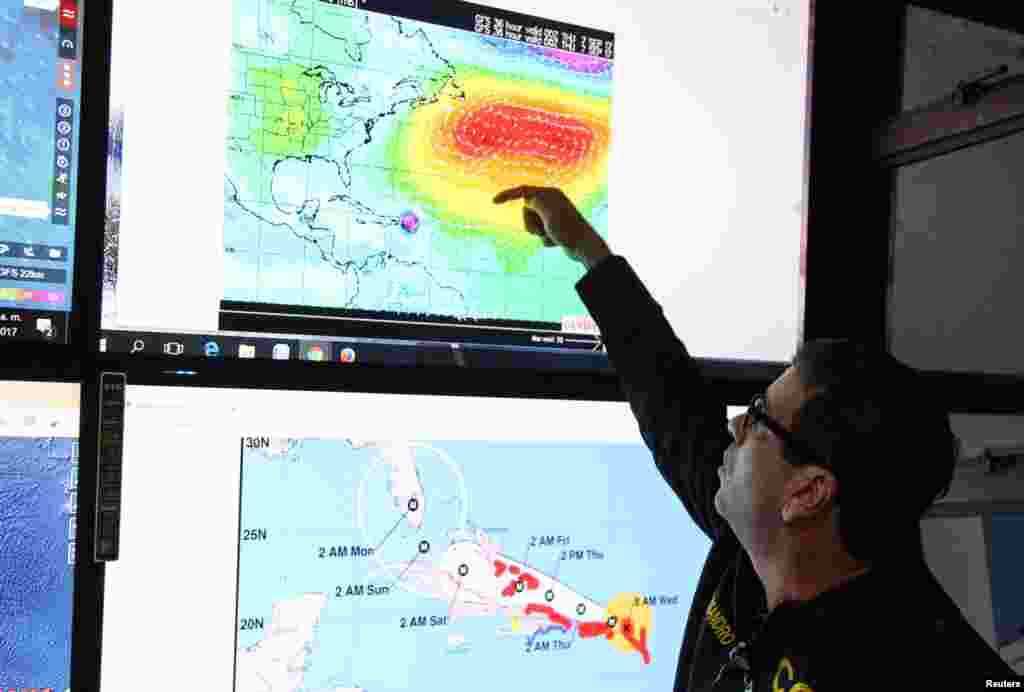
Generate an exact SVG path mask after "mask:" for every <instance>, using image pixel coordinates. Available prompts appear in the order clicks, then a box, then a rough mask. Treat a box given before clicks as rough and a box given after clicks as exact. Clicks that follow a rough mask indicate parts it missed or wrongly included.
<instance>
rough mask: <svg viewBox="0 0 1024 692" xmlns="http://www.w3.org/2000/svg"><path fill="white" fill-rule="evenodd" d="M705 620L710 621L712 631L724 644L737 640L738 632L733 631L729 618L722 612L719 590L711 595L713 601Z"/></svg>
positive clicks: (720, 642)
mask: <svg viewBox="0 0 1024 692" xmlns="http://www.w3.org/2000/svg"><path fill="white" fill-rule="evenodd" d="M704 620H705V622H707V623H708V626H709V627H710V628H711V631H712V632H714V634H715V637H716V638H717V639H718V643H719V644H721V645H722V646H729V645H730V644H732V643H733V642H735V641H736V632H735V631H733V628H732V625H730V624H729V621H728V619H726V617H725V615H723V614H722V610H721V609H720V608H719V607H718V592H717V591H716V592H715V595H714V596H712V597H711V602H710V603H708V609H707V612H706V613H705V614H704Z"/></svg>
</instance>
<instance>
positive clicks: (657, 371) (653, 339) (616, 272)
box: [576, 255, 732, 540]
mask: <svg viewBox="0 0 1024 692" xmlns="http://www.w3.org/2000/svg"><path fill="white" fill-rule="evenodd" d="M576 290H577V292H578V293H579V295H580V298H581V299H582V300H583V303H584V305H586V307H587V309H588V310H589V311H590V314H591V316H592V317H593V318H594V321H595V322H596V323H597V326H598V328H599V329H600V331H601V337H602V339H603V341H604V344H605V346H606V348H607V349H608V358H609V360H610V361H611V364H612V366H613V367H614V368H615V370H616V373H617V374H618V376H619V381H620V382H621V385H622V388H623V391H624V393H625V395H626V397H627V399H628V400H629V404H630V407H631V408H632V409H633V414H634V415H635V416H636V419H637V422H638V423H639V426H640V433H641V435H642V436H643V439H644V441H645V442H646V443H647V446H648V447H649V448H650V450H651V452H652V453H653V455H654V461H655V463H656V464H657V467H658V470H659V471H660V472H661V475H662V476H663V477H664V478H665V480H666V481H668V483H669V485H670V486H671V487H672V490H674V491H675V493H676V495H677V496H678V497H679V499H680V500H682V502H683V505H684V506H685V507H686V509H687V511H688V512H689V513H690V516H692V517H693V520H694V521H695V522H696V523H697V525H698V526H699V527H700V528H701V530H702V531H704V533H705V534H707V535H708V537H710V538H711V539H712V540H716V539H718V538H720V537H721V536H722V535H723V534H724V532H727V531H729V529H728V525H727V524H726V523H725V521H724V520H723V519H722V518H721V517H720V516H719V514H718V512H717V511H716V510H715V493H716V492H717V491H718V485H719V481H718V467H719V466H720V465H721V463H722V454H723V452H724V451H725V449H726V448H727V447H728V446H729V444H730V443H731V442H732V436H731V435H729V432H728V430H727V428H726V411H725V402H724V400H722V399H721V398H719V397H716V396H715V393H714V392H713V391H711V388H710V387H709V386H708V385H707V384H706V382H705V381H704V379H703V377H702V376H701V374H700V372H699V370H698V369H697V366H696V363H695V362H694V360H693V359H692V358H691V357H690V355H689V354H688V353H687V351H686V348H685V347H684V346H683V344H682V342H681V341H680V340H679V339H678V338H677V337H676V335H675V333H674V332H673V331H672V327H671V326H670V325H669V323H668V321H667V320H666V319H665V315H664V312H663V311H662V308H661V306H660V305H659V304H658V303H657V302H655V300H654V299H653V298H652V297H651V295H650V293H648V291H647V289H646V288H645V287H644V285H643V284H642V283H641V282H640V279H639V277H637V275H636V273H635V272H634V271H633V269H632V268H631V267H630V266H629V264H628V263H627V262H626V260H625V259H624V258H622V257H619V256H617V255H612V256H609V257H607V258H605V259H604V260H602V261H601V262H600V263H598V264H597V265H596V266H595V267H593V268H592V269H591V270H590V271H588V272H587V273H586V275H584V276H583V278H582V279H580V280H579V282H578V283H577V284H576Z"/></svg>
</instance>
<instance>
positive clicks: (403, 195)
mask: <svg viewBox="0 0 1024 692" xmlns="http://www.w3.org/2000/svg"><path fill="white" fill-rule="evenodd" d="M233 8H234V28H233V43H232V87H231V93H230V95H229V99H228V121H229V132H228V139H227V174H226V177H225V225H224V229H225V230H224V240H225V254H224V256H225V283H224V286H225V289H224V298H225V299H226V300H234V301H243V302H259V303H272V304H281V305H300V306H317V307H326V308H341V309H358V310H372V311H385V312H393V313H410V314H429V315H434V316H440V317H445V318H456V319H508V320H534V321H544V322H560V321H561V319H562V317H563V316H566V315H580V314H585V311H584V308H583V306H582V304H581V303H580V302H579V299H578V297H577V296H576V295H575V293H574V292H573V291H567V290H565V287H566V285H567V280H568V279H573V278H578V275H579V273H580V270H579V268H578V267H577V266H576V265H575V264H574V263H573V262H571V261H570V260H569V259H568V258H567V257H565V255H564V253H562V252H561V251H560V250H558V249H557V248H556V249H545V248H544V247H543V246H542V244H541V243H540V241H539V240H538V239H537V238H535V237H533V236H531V235H529V234H527V233H525V232H524V231H523V220H522V215H521V214H522V213H521V210H520V208H519V206H520V205H514V204H508V205H500V206H499V205H494V204H493V203H492V202H491V200H492V198H493V196H494V194H495V193H497V192H498V191H499V190H502V189H505V188H508V187H513V186H516V185H523V184H531V185H550V186H557V187H561V188H562V189H564V190H565V191H566V192H567V194H569V196H570V197H571V198H572V199H573V200H574V201H575V202H576V203H577V206H578V207H579V208H580V210H581V212H582V213H583V214H584V215H585V216H586V217H587V218H588V220H590V222H591V223H592V225H594V227H595V228H596V229H597V230H598V232H599V233H601V234H602V235H604V236H607V212H608V186H607V157H608V143H609V121H610V109H611V75H612V67H611V66H612V63H611V61H609V60H606V59H603V58H597V57H590V56H587V55H581V54H577V53H569V52H564V51H561V50H558V49H555V48H550V47H543V46H539V45H533V44H525V43H517V42H513V41H506V40H503V39H498V38H494V37H491V36H484V35H478V34H474V33H471V32H467V31H459V30H455V29H450V28H445V27H440V26H435V25H431V24H425V23H421V22H416V21H410V20H405V19H400V18H396V17H392V16H389V15H384V14H378V13H373V12H368V11H363V10H357V9H350V8H346V7H341V6H337V5H331V4H326V3H323V2H320V1H319V0H235V2H234V5H233Z"/></svg>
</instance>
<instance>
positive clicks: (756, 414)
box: [736, 394, 832, 469]
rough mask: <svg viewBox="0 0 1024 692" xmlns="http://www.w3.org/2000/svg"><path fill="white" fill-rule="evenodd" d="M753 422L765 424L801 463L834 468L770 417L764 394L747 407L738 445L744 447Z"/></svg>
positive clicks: (737, 440) (737, 441)
mask: <svg viewBox="0 0 1024 692" xmlns="http://www.w3.org/2000/svg"><path fill="white" fill-rule="evenodd" d="M753 422H757V423H764V425H765V427H766V428H768V429H769V430H771V431H772V434H773V435H775V437H777V438H779V439H780V440H781V441H782V444H783V445H785V446H786V447H787V448H788V449H789V451H790V452H791V453H792V455H793V456H794V457H795V458H797V459H799V460H800V463H802V464H814V465H815V466H823V467H825V468H827V469H831V468H832V465H831V464H830V463H829V462H827V461H825V460H824V459H822V458H821V456H820V455H819V454H818V453H817V452H815V451H814V450H813V449H811V448H810V447H809V446H808V445H806V444H804V443H803V442H801V441H800V440H798V439H796V438H795V437H793V435H791V434H790V432H789V431H788V430H786V429H785V428H784V427H782V424H781V423H779V422H778V421H777V420H775V419H774V418H772V417H771V416H769V415H768V407H767V397H765V395H763V394H758V395H757V396H755V397H754V399H753V400H752V401H751V402H750V406H748V407H747V412H746V414H744V416H743V427H742V429H741V431H740V434H739V435H738V436H737V438H736V444H737V445H742V444H743V442H744V440H746V439H747V434H748V433H749V432H750V427H751V425H752V423H753Z"/></svg>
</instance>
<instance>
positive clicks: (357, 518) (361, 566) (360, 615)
mask: <svg viewBox="0 0 1024 692" xmlns="http://www.w3.org/2000/svg"><path fill="white" fill-rule="evenodd" d="M242 447H243V448H242V454H241V456H242V461H241V475H242V478H241V500H240V504H241V507H240V535H239V569H238V573H239V582H238V621H237V622H236V623H235V630H236V633H237V646H236V652H235V653H236V659H235V662H236V665H235V688H234V689H235V690H236V692H256V691H257V690H259V691H260V692H293V691H297V690H303V691H308V692H327V691H328V690H330V691H331V692H336V691H337V690H367V691H369V692H373V691H379V690H417V689H423V690H431V689H445V690H453V691H457V690H466V691H467V692H468V691H470V690H472V691H474V692H475V691H477V690H480V689H481V688H483V687H486V688H487V689H489V690H502V691H504V690H508V691H509V692H512V691H513V690H515V691H516V692H519V691H521V690H523V689H565V688H573V687H578V688H579V689H589V690H601V689H609V690H611V689H615V690H619V689H623V688H624V687H623V686H625V688H629V689H665V688H668V687H669V686H671V684H672V680H673V679H674V675H675V669H676V663H677V656H678V652H679V646H680V643H681V640H682V634H683V625H684V622H685V617H686V612H687V608H688V606H689V603H690V600H691V598H692V596H693V593H694V590H695V589H696V584H697V578H698V576H699V570H700V568H701V566H702V564H703V559H704V557H705V555H706V553H707V549H708V546H709V543H708V541H707V539H706V537H704V536H703V534H701V533H700V532H699V531H698V530H697V529H696V528H695V527H693V525H692V522H689V521H687V520H686V517H685V514H684V513H683V511H682V509H681V506H680V505H679V502H678V500H677V499H676V498H675V497H674V496H673V495H672V493H671V491H670V490H669V488H668V487H667V485H666V484H665V483H664V481H663V480H662V479H661V477H660V476H659V475H658V473H657V471H656V470H654V468H653V464H652V463H651V461H650V453H649V452H648V451H647V450H646V449H645V448H644V447H643V446H640V445H628V444H617V445H595V444H569V443H522V442H508V443H482V442H468V441H447V442H445V441H431V442H404V441H396V440H389V441H358V440H320V439H302V440H293V439H277V438H246V439H245V440H243V445H242ZM638 502H639V503H640V505H639V506H637V503H638ZM666 526H671V527H672V529H671V534H670V535H671V536H672V538H671V545H668V544H667V543H666V541H665V536H666V535H669V534H666V533H665V527H666ZM227 624H228V623H225V625H227ZM504 670H508V671H512V670H514V671H515V673H514V674H508V675H505V674H502V672H501V671H504Z"/></svg>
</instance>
